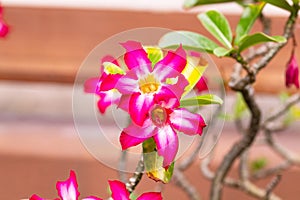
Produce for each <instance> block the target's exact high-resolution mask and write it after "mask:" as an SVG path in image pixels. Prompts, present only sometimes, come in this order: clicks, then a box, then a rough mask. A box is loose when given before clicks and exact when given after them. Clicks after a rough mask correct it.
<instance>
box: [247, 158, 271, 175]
mask: <svg viewBox="0 0 300 200" xmlns="http://www.w3.org/2000/svg"><path fill="white" fill-rule="evenodd" d="M267 164H268V160H267V158H264V157H262V158H257V159H255V160H253V161H252V162H251V164H250V167H251V171H252V172H257V171H259V170H262V169H263V168H265V167H266V166H267Z"/></svg>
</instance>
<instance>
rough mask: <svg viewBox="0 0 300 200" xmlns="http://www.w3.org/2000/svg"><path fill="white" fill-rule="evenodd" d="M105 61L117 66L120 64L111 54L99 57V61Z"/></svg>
mask: <svg viewBox="0 0 300 200" xmlns="http://www.w3.org/2000/svg"><path fill="white" fill-rule="evenodd" d="M105 62H111V63H113V64H115V65H117V66H120V65H119V63H118V61H117V60H116V59H115V58H114V57H113V56H111V55H106V56H104V57H103V58H102V59H101V63H105Z"/></svg>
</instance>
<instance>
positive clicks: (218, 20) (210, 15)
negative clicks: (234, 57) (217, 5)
mask: <svg viewBox="0 0 300 200" xmlns="http://www.w3.org/2000/svg"><path fill="white" fill-rule="evenodd" d="M197 17H198V19H199V20H200V22H201V23H202V25H203V26H204V27H205V28H206V30H208V31H209V32H210V33H211V34H212V35H213V36H214V37H215V38H216V39H217V40H218V41H219V42H221V43H222V44H223V45H224V46H225V47H227V48H229V49H230V48H231V47H232V45H231V42H232V33H231V28H230V26H229V23H228V21H227V19H226V18H225V16H224V15H223V14H222V13H220V12H218V11H215V10H211V11H208V12H205V13H201V14H199V15H198V16H197Z"/></svg>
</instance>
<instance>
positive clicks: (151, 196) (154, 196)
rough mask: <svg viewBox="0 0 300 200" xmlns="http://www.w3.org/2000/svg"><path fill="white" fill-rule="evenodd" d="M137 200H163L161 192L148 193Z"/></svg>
mask: <svg viewBox="0 0 300 200" xmlns="http://www.w3.org/2000/svg"><path fill="white" fill-rule="evenodd" d="M136 200H162V196H161V193H160V192H147V193H144V194H142V195H141V196H139V197H138V198H137V199H136Z"/></svg>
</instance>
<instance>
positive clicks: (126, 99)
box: [118, 94, 131, 112]
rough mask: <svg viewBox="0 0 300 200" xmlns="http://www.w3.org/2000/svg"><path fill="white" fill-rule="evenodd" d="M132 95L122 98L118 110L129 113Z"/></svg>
mask: <svg viewBox="0 0 300 200" xmlns="http://www.w3.org/2000/svg"><path fill="white" fill-rule="evenodd" d="M130 97H131V95H129V94H124V95H122V96H121V98H120V101H119V104H118V108H121V109H122V110H124V111H126V112H129V101H130Z"/></svg>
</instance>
